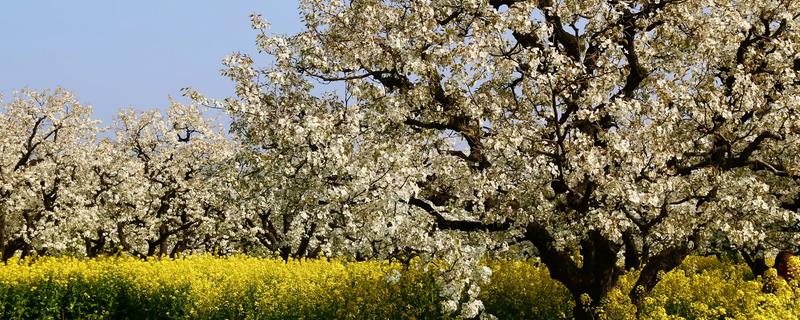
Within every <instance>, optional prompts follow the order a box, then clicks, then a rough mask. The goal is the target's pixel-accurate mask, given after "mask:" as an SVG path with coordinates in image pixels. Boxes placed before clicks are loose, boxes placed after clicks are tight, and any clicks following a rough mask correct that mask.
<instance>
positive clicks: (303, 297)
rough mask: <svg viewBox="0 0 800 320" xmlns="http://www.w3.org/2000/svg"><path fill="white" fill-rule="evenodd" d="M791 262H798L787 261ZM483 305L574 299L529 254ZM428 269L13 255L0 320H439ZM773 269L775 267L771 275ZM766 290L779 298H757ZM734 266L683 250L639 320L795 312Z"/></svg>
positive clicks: (497, 270) (794, 304) (550, 306)
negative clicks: (33, 258)
mask: <svg viewBox="0 0 800 320" xmlns="http://www.w3.org/2000/svg"><path fill="white" fill-rule="evenodd" d="M794 263H797V261H796V260H795V261H794ZM488 265H489V266H490V267H491V269H492V271H493V272H492V281H491V283H490V284H489V285H487V286H484V288H483V291H482V292H481V295H480V297H481V300H482V301H483V302H484V304H485V306H486V309H487V311H488V312H489V313H491V314H492V315H493V316H496V317H497V318H500V319H514V318H517V319H568V318H570V317H571V313H572V307H573V305H574V302H573V301H572V300H571V298H570V295H569V292H568V291H567V290H566V288H564V287H563V286H562V285H561V284H559V283H558V282H556V281H554V280H552V279H550V277H549V273H548V271H547V269H546V268H545V267H544V266H542V265H540V264H539V263H538V262H537V261H535V260H531V261H504V260H495V261H490V262H488ZM436 270H440V269H436V268H425V266H421V265H412V266H403V265H400V264H392V263H387V262H348V261H344V260H333V261H326V260H299V261H289V262H284V261H282V260H275V259H263V258H254V257H247V256H233V257H226V258H219V257H212V256H210V255H202V256H190V257H187V258H182V259H174V260H173V259H163V260H151V261H142V260H138V259H134V258H128V257H116V258H100V259H92V260H79V259H75V258H41V259H38V260H36V261H35V262H33V263H28V262H25V261H18V260H12V261H9V263H8V264H7V265H5V266H2V267H0V318H3V319H64V318H67V319H109V318H112V319H126V318H127V319H156V318H157V319H320V318H325V319H332V318H335V319H412V318H413V319H433V318H435V319H439V318H447V317H448V315H442V314H441V307H440V304H441V303H442V301H443V300H442V299H440V298H439V292H440V288H439V287H437V283H436V280H435V278H436V277H435V274H434V273H435V272H436ZM773 271H774V270H773ZM635 278H636V273H635V272H634V273H631V274H628V275H626V276H624V277H623V279H622V281H621V282H620V285H619V287H618V288H617V289H616V290H614V292H613V293H612V294H611V295H610V297H609V298H608V301H604V302H603V303H602V312H601V316H602V317H604V318H606V319H633V318H635V316H634V314H633V313H634V312H635V308H634V307H633V306H632V305H631V304H630V301H628V300H627V299H628V298H627V295H626V294H624V293H623V292H627V290H629V289H630V287H631V286H632V284H633V283H634V282H635ZM765 285H767V286H771V287H772V288H773V289H775V290H774V292H775V293H763V292H762V289H763V287H764V286H765ZM798 288H799V287H798V285H797V284H796V283H795V282H790V283H786V282H785V281H782V280H779V279H777V278H776V274H775V272H768V273H767V275H766V276H765V278H764V279H761V278H757V279H753V277H752V274H751V273H750V271H749V269H748V268H747V267H746V266H744V265H741V264H735V263H730V262H721V261H719V260H717V259H716V258H714V257H691V258H689V259H688V260H687V261H686V262H684V264H683V265H682V266H681V267H680V268H678V269H676V270H674V271H673V272H670V273H668V274H666V275H664V276H663V280H662V281H661V283H659V285H658V286H657V287H656V289H655V290H654V291H653V293H652V294H651V295H650V296H649V297H648V298H647V301H646V304H645V308H644V317H645V318H646V319H711V318H713V319H723V318H733V319H796V318H798V315H800V301H799V300H800V299H798V298H800V289H798Z"/></svg>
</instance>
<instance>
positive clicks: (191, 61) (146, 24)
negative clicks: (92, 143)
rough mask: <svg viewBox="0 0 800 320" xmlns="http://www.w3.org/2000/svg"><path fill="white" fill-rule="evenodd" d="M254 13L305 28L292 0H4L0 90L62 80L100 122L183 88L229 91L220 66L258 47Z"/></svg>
mask: <svg viewBox="0 0 800 320" xmlns="http://www.w3.org/2000/svg"><path fill="white" fill-rule="evenodd" d="M250 13H259V14H262V15H263V16H264V18H266V19H267V20H268V21H269V22H270V23H271V25H272V28H271V31H272V32H275V33H294V32H297V31H299V30H300V28H301V22H300V18H299V16H298V13H297V1H296V0H225V1H223V0H139V1H109V0H71V1H65V0H24V1H2V2H0V41H2V49H0V92H2V93H3V94H4V95H5V96H6V98H8V96H9V95H10V94H11V92H12V91H13V90H17V89H20V88H24V87H27V88H31V89H37V90H38V89H48V88H55V87H57V86H61V87H64V88H66V89H68V90H71V91H73V92H74V93H75V94H76V95H77V96H78V98H79V99H80V100H81V101H82V102H84V103H87V104H91V105H93V106H94V111H95V117H96V118H98V119H101V120H103V121H105V122H108V121H109V120H110V119H111V118H112V117H113V115H114V114H116V110H117V109H119V108H121V107H130V106H135V107H137V108H139V109H149V108H156V107H164V106H166V105H167V104H168V99H167V97H168V96H170V95H171V96H173V97H175V98H180V89H181V88H183V87H193V88H195V89H198V90H199V91H200V92H202V93H204V94H206V95H207V96H209V97H213V98H224V97H228V96H232V95H233V90H232V84H231V82H230V81H229V80H228V79H226V78H224V77H222V76H221V75H220V73H219V70H220V69H221V67H222V65H221V61H222V58H223V57H224V56H225V55H227V54H230V53H232V52H235V51H241V52H246V53H250V54H255V45H254V42H255V35H256V33H255V31H253V30H252V29H250V20H249V15H250ZM269 61H270V60H269V59H268V58H267V57H265V56H263V55H256V62H257V63H263V64H267V63H269Z"/></svg>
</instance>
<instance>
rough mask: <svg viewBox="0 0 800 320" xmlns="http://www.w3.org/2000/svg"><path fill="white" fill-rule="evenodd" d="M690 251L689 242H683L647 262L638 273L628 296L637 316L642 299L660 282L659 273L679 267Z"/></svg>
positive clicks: (642, 304) (640, 309)
mask: <svg viewBox="0 0 800 320" xmlns="http://www.w3.org/2000/svg"><path fill="white" fill-rule="evenodd" d="M691 251H692V247H691V246H690V245H689V242H685V243H683V244H680V245H678V246H675V247H671V248H668V249H664V250H663V251H661V252H659V253H658V254H657V255H654V256H652V257H650V258H649V259H648V260H647V263H646V264H645V265H644V268H642V271H641V273H639V279H637V280H636V284H634V286H633V288H632V289H631V292H630V293H629V294H628V297H630V298H631V302H632V303H633V304H634V305H635V306H636V315H637V316H641V312H642V307H643V306H644V298H645V297H646V296H647V295H648V294H650V292H651V291H653V288H655V286H656V284H658V282H659V281H661V278H660V276H659V274H660V273H661V272H664V273H666V272H670V271H672V270H673V269H675V268H677V267H678V266H680V265H681V263H683V260H684V259H686V257H687V256H689V253H691Z"/></svg>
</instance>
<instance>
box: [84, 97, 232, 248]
mask: <svg viewBox="0 0 800 320" xmlns="http://www.w3.org/2000/svg"><path fill="white" fill-rule="evenodd" d="M113 132H114V135H115V141H113V142H112V146H111V149H112V150H110V151H109V152H108V153H107V154H104V156H106V157H108V158H107V159H110V161H109V162H107V163H106V165H107V166H105V167H104V168H105V169H99V170H98V171H97V174H98V175H97V178H98V183H99V184H100V185H101V186H102V185H103V184H104V183H105V184H106V188H107V189H109V192H108V193H107V194H106V197H108V198H109V200H106V201H105V202H104V203H103V204H104V205H103V206H102V207H103V210H104V212H105V213H107V216H106V217H105V219H103V223H105V224H110V225H106V226H105V227H104V228H103V231H102V232H101V233H103V234H109V235H113V237H112V239H113V241H112V242H113V243H116V244H118V245H119V246H122V248H123V249H124V250H126V251H129V252H133V253H135V254H137V255H140V256H153V255H169V256H174V255H176V254H179V253H182V252H184V251H189V250H190V249H201V248H202V249H205V250H204V251H214V250H223V249H224V248H220V246H225V244H224V243H225V242H226V240H224V239H223V238H224V237H222V236H223V235H224V234H225V233H228V232H229V231H230V230H229V229H230V227H229V226H227V223H228V222H229V216H228V214H229V213H230V210H228V209H227V208H228V207H229V206H228V205H227V204H224V203H223V202H222V200H223V199H224V194H225V192H226V190H227V189H226V188H224V186H225V185H226V184H225V182H224V179H226V177H227V172H228V171H227V170H228V169H230V167H229V166H227V160H228V159H231V158H232V152H233V151H234V148H233V143H232V142H231V141H230V140H229V139H228V138H227V136H225V135H224V134H222V133H220V128H216V127H214V126H213V125H211V124H210V123H209V122H208V120H207V119H206V118H204V117H203V114H202V113H201V112H200V110H199V109H198V108H197V107H195V106H192V105H181V104H177V103H173V104H172V105H171V106H170V108H169V109H167V111H166V114H165V113H162V112H160V111H148V112H141V113H139V112H136V111H133V110H129V111H123V112H121V113H120V114H119V116H118V118H117V121H116V125H115V128H114V129H113ZM114 155H116V156H114ZM108 165H110V166H112V168H109V166H108ZM101 167H102V166H101ZM104 172H105V175H104ZM119 176H122V177H123V179H122V180H119V179H116V180H115V179H113V178H112V177H119ZM104 177H105V179H104ZM114 181H115V182H114ZM116 184H124V187H113V186H115V185H116ZM228 236H230V235H228ZM221 237H222V238H221ZM98 241H100V242H102V241H105V240H101V239H99V238H98V239H95V241H94V243H98Z"/></svg>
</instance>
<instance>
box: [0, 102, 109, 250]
mask: <svg viewBox="0 0 800 320" xmlns="http://www.w3.org/2000/svg"><path fill="white" fill-rule="evenodd" d="M90 116H91V108H90V107H87V106H84V105H82V104H80V103H79V102H78V101H77V99H76V98H75V97H74V96H73V95H72V94H70V93H69V92H66V91H64V90H61V89H59V90H56V91H54V92H37V91H33V90H23V91H21V92H19V93H17V94H16V95H15V96H14V97H13V98H12V99H11V101H10V102H8V103H7V104H3V105H2V106H0V249H2V250H0V251H2V260H3V261H7V260H8V259H9V258H10V257H12V256H13V255H14V254H15V253H17V252H20V254H21V256H22V257H25V256H28V255H31V254H44V253H45V252H47V251H48V250H52V251H65V250H74V249H75V244H76V243H77V242H76V241H73V240H74V239H75V238H76V237H78V236H79V235H80V233H81V229H82V226H83V225H85V224H87V223H92V222H93V221H94V219H93V218H92V217H91V216H90V215H87V214H86V212H84V211H83V210H82V208H83V201H84V199H85V197H84V195H85V193H86V192H87V191H88V189H87V188H86V186H87V184H86V180H85V179H84V177H86V176H87V170H89V166H88V165H86V164H88V163H89V162H90V161H89V159H90V156H89V155H90V154H91V152H92V149H93V145H94V141H95V140H94V139H95V138H96V135H97V132H98V128H97V123H96V122H95V121H93V120H92V119H91V118H90Z"/></svg>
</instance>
